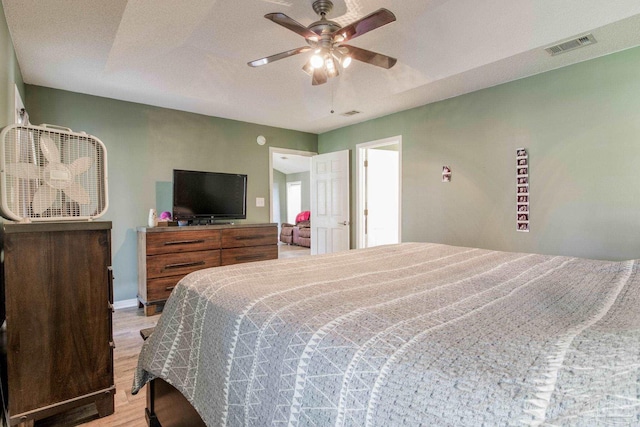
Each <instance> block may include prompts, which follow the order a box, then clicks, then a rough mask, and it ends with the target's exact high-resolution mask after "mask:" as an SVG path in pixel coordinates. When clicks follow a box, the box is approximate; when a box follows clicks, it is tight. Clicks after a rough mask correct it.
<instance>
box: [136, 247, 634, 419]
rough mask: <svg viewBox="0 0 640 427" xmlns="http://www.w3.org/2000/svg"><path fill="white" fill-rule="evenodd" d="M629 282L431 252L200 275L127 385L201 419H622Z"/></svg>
mask: <svg viewBox="0 0 640 427" xmlns="http://www.w3.org/2000/svg"><path fill="white" fill-rule="evenodd" d="M639 273H640V267H639V264H638V262H637V261H627V262H605V261H594V260H586V259H580V258H569V257H560V256H545V255H535V254H522V253H509V252H497V251H491V250H483V249H473V248H463V247H455V246H447V245H439V244H429V243H404V244H400V245H392V246H385V247H378V248H371V249H364V250H353V251H348V252H343V253H338V254H331V255H322V256H314V257H303V258H292V259H283V260H276V261H265V262H256V263H250V264H242V265H235V266H229V267H222V268H213V269H207V270H201V271H198V272H195V273H192V274H190V275H189V276H187V277H185V278H184V279H183V280H182V281H181V282H180V283H179V284H178V286H177V287H176V288H175V290H174V291H173V294H172V295H171V298H170V299H169V301H168V302H167V304H166V306H165V308H164V312H163V313H162V316H161V317H160V319H159V321H158V326H157V327H156V330H155V332H154V333H153V334H152V336H151V338H150V339H149V340H147V342H145V344H144V347H143V349H142V352H141V353H140V358H139V363H138V369H137V372H136V374H135V378H134V393H135V392H137V391H138V390H140V388H142V387H143V386H144V384H145V383H146V382H147V381H149V380H150V379H152V378H155V377H159V378H163V379H164V380H166V381H167V382H169V383H170V384H172V385H174V386H175V387H176V388H177V389H178V390H180V391H181V392H182V393H183V394H184V395H185V396H186V397H187V399H188V400H189V401H190V402H191V403H192V404H193V406H194V407H195V408H196V409H197V411H198V412H199V413H200V414H201V416H202V418H203V420H204V421H205V422H206V424H207V425H208V426H218V425H229V426H241V425H249V426H285V425H292V426H312V425H316V426H420V425H422V426H474V427H475V426H532V425H545V426H556V425H557V426H638V425H640V274H639Z"/></svg>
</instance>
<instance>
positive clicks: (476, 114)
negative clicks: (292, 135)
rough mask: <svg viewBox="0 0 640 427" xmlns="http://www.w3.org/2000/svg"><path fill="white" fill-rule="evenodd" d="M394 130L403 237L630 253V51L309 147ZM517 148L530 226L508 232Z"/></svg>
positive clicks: (635, 149)
mask: <svg viewBox="0 0 640 427" xmlns="http://www.w3.org/2000/svg"><path fill="white" fill-rule="evenodd" d="M396 135H402V150H403V152H402V162H403V163H402V165H403V176H402V180H403V197H402V217H403V218H402V221H403V236H402V238H403V241H428V242H438V243H446V244H453V245H461V246H472V247H481V248H490V249H497V250H508V251H522V252H534V253H547V254H565V255H574V256H581V257H592V258H602V259H628V258H640V48H635V49H631V50H627V51H624V52H620V53H617V54H613V55H609V56H606V57H602V58H599V59H595V60H591V61H587V62H583V63H580V64H576V65H573V66H570V67H566V68H562V69H558V70H555V71H551V72H547V73H544V74H540V75H536V76H533V77H529V78H526V79H522V80H518V81H515V82H511V83H507V84H503V85H500V86H496V87H493V88H489V89H485V90H481V91H478V92H474V93H471V94H467V95H463V96H459V97H456V98H452V99H449V100H445V101H442V102H437V103H433V104H429V105H425V106H422V107H418V108H415V109H411V110H407V111H403V112H400V113H397V114H393V115H389V116H386V117H382V118H379V119H375V120H371V121H368V122H365V123H361V124H357V125H353V126H349V127H345V128H342V129H338V130H335V131H332V132H327V133H324V134H321V135H320V136H319V139H318V149H319V152H320V153H327V152H331V151H337V150H342V149H353V148H354V147H355V146H356V144H359V143H363V142H368V141H373V140H378V139H382V138H387V137H391V136H396ZM519 147H526V148H527V149H528V150H529V161H530V165H531V166H530V181H531V183H530V190H531V232H530V233H519V232H516V231H515V227H516V225H515V216H516V199H515V191H516V190H515V188H516V184H515V175H516V167H515V153H516V148H519ZM352 154H353V153H352ZM444 165H448V166H450V167H451V168H452V172H453V175H452V182H451V183H446V184H445V183H442V182H441V173H442V166H444ZM352 170H353V171H355V155H352ZM353 176H354V174H353V173H352V177H353ZM351 192H352V193H351V194H352V195H353V196H355V182H354V181H353V178H352V187H351ZM354 200H355V197H352V201H354ZM354 208H355V202H352V218H355V215H354V212H353V209H354ZM353 230H355V227H352V231H353ZM352 242H355V236H352Z"/></svg>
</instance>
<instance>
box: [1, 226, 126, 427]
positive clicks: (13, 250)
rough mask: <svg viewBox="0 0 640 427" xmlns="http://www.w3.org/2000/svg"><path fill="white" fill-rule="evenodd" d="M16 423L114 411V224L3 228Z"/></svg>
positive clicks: (9, 378) (11, 407)
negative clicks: (83, 409)
mask: <svg viewBox="0 0 640 427" xmlns="http://www.w3.org/2000/svg"><path fill="white" fill-rule="evenodd" d="M1 228H2V234H1V238H2V248H3V252H4V260H3V262H2V284H3V287H4V289H3V292H2V295H1V296H2V307H3V308H4V310H5V313H6V330H5V334H6V348H5V350H6V366H5V368H6V369H5V370H3V372H4V373H5V375H6V378H3V383H5V384H4V385H5V387H6V389H5V391H6V393H5V400H6V402H5V405H6V408H7V410H8V413H9V420H10V425H20V426H31V425H33V423H34V421H35V420H38V419H41V418H44V417H47V416H49V415H52V414H55V413H58V412H61V411H64V410H66V409H69V408H72V407H76V406H82V405H86V404H88V403H92V402H95V404H96V406H97V410H98V413H99V415H100V416H105V415H109V414H111V413H113V410H114V394H115V386H114V379H113V337H112V322H111V316H112V310H113V291H112V286H113V282H112V276H111V267H110V266H111V223H110V222H87V223H50V224H48V223H39V224H6V223H5V224H2V227H1Z"/></svg>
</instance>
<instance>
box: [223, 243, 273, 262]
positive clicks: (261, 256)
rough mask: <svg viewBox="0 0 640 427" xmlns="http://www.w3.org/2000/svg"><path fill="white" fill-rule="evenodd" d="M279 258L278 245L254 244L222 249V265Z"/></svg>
mask: <svg viewBox="0 0 640 427" xmlns="http://www.w3.org/2000/svg"><path fill="white" fill-rule="evenodd" d="M277 258H278V246H277V245H267V246H252V247H248V248H234V249H223V250H222V265H231V264H240V263H243V262H252V261H265V260H268V259H277Z"/></svg>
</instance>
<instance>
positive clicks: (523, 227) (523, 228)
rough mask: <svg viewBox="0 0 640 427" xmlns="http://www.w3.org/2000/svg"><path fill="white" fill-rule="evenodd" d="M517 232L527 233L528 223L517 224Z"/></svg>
mask: <svg viewBox="0 0 640 427" xmlns="http://www.w3.org/2000/svg"><path fill="white" fill-rule="evenodd" d="M518 231H526V232H528V231H529V223H528V222H519V223H518Z"/></svg>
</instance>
